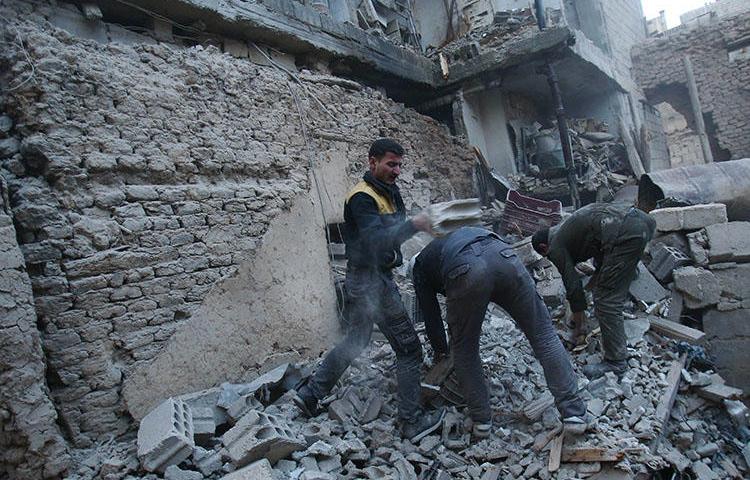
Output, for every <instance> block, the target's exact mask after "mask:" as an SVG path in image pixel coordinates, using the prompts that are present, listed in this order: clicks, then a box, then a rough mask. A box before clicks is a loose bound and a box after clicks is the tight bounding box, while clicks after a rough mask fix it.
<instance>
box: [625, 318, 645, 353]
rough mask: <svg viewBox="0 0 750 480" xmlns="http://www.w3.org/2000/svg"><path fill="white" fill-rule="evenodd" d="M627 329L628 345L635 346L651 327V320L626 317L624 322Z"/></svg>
mask: <svg viewBox="0 0 750 480" xmlns="http://www.w3.org/2000/svg"><path fill="white" fill-rule="evenodd" d="M623 327H624V329H625V337H626V338H627V341H628V345H631V346H635V345H637V344H638V342H640V341H641V340H643V335H644V334H645V333H646V332H647V331H648V329H649V328H650V327H651V322H650V321H649V319H648V318H633V319H626V320H625V321H624V322H623Z"/></svg>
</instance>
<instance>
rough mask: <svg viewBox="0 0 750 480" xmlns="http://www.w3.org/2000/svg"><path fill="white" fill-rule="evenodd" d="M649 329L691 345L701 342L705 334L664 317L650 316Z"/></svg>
mask: <svg viewBox="0 0 750 480" xmlns="http://www.w3.org/2000/svg"><path fill="white" fill-rule="evenodd" d="M648 319H649V322H651V330H653V331H655V332H657V333H660V334H662V335H665V336H667V337H670V338H674V339H677V340H683V341H686V342H688V343H691V344H693V345H695V344H698V343H701V341H702V340H703V339H704V337H705V336H706V334H705V333H704V332H701V331H700V330H696V329H695V328H690V327H688V326H687V325H682V324H680V323H676V322H673V321H671V320H667V319H664V318H659V317H654V316H650V317H649V318H648Z"/></svg>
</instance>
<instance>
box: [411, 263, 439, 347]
mask: <svg viewBox="0 0 750 480" xmlns="http://www.w3.org/2000/svg"><path fill="white" fill-rule="evenodd" d="M413 279H414V291H415V293H416V296H417V305H418V306H419V312H420V314H421V316H422V318H423V319H424V327H425V333H426V334H427V339H428V340H429V341H430V345H432V349H433V350H434V351H435V355H436V356H438V355H447V354H448V342H447V340H446V337H445V328H444V327H443V317H442V316H441V315H440V304H439V303H438V301H437V292H435V290H434V289H433V288H432V286H431V285H430V282H429V281H428V279H427V278H426V276H425V274H424V272H422V271H421V269H420V268H419V266H418V265H415V266H414V273H413Z"/></svg>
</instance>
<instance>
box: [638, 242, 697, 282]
mask: <svg viewBox="0 0 750 480" xmlns="http://www.w3.org/2000/svg"><path fill="white" fill-rule="evenodd" d="M691 263H692V260H691V259H690V257H688V256H687V255H685V254H684V253H683V252H682V251H680V250H678V249H677V248H674V247H670V246H668V245H663V244H661V245H659V246H658V247H657V248H656V249H655V250H654V251H652V252H651V262H649V264H648V269H649V270H650V271H651V273H653V274H654V277H656V278H657V280H659V281H660V282H661V283H669V282H670V281H671V280H672V273H673V272H674V270H675V269H677V268H680V267H684V266H685V265H689V264H691Z"/></svg>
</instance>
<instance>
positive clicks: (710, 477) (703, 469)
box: [693, 462, 720, 480]
mask: <svg viewBox="0 0 750 480" xmlns="http://www.w3.org/2000/svg"><path fill="white" fill-rule="evenodd" d="M693 473H694V474H695V478H697V479H698V480H719V478H720V477H719V476H718V475H717V474H716V473H715V472H714V471H713V470H711V467H709V466H708V465H706V464H705V463H703V462H693Z"/></svg>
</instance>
